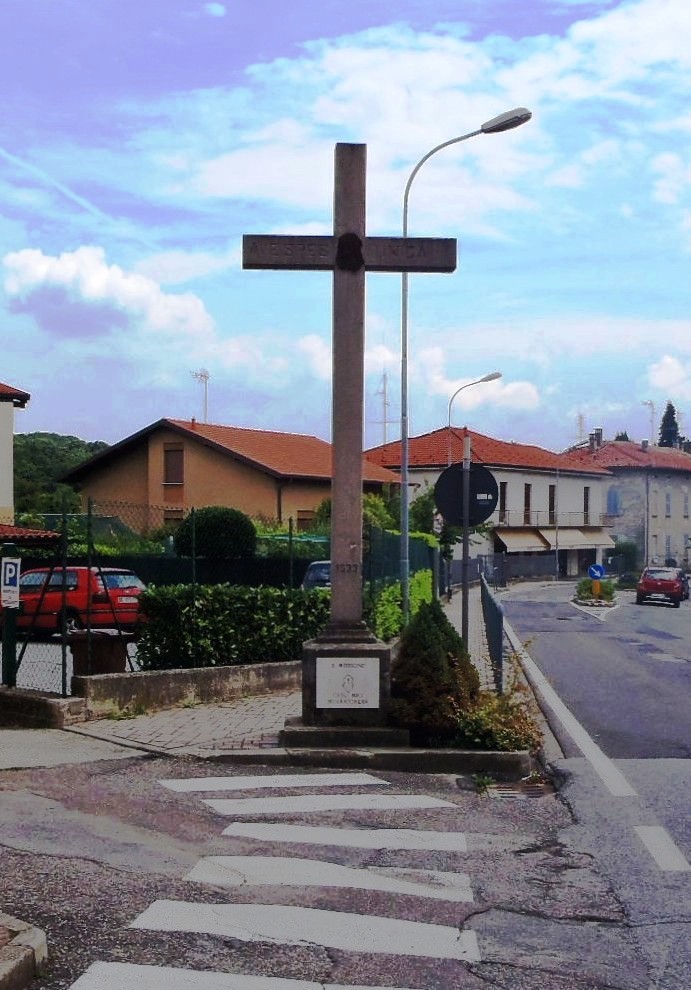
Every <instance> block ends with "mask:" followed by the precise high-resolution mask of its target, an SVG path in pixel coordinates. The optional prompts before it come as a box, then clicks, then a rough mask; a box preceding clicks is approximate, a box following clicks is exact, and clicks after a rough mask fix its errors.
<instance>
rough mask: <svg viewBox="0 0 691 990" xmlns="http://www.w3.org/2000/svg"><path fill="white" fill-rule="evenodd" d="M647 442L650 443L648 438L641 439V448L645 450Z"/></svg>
mask: <svg viewBox="0 0 691 990" xmlns="http://www.w3.org/2000/svg"><path fill="white" fill-rule="evenodd" d="M649 443H650V441H649V440H641V450H647V449H648V444H649Z"/></svg>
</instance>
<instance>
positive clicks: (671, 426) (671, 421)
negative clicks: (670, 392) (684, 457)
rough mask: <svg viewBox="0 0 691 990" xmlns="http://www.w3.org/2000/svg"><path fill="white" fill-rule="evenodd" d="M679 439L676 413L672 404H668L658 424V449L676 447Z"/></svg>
mask: <svg viewBox="0 0 691 990" xmlns="http://www.w3.org/2000/svg"><path fill="white" fill-rule="evenodd" d="M680 439H681V438H680V436H679V423H678V422H677V411H676V409H675V408H674V406H673V405H672V403H671V402H668V403H667V405H666V407H665V411H664V413H663V414H662V420H661V422H660V437H659V440H658V444H659V446H660V447H678V446H679V440H680Z"/></svg>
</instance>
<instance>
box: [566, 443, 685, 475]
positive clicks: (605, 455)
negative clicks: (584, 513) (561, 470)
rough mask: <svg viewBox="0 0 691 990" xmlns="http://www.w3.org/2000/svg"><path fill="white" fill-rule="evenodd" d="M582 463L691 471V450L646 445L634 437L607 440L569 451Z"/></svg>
mask: <svg viewBox="0 0 691 990" xmlns="http://www.w3.org/2000/svg"><path fill="white" fill-rule="evenodd" d="M569 456H570V457H571V458H572V459H573V460H577V461H578V462H579V463H581V464H597V465H599V466H600V467H604V468H629V469H630V470H633V471H640V470H643V469H646V468H647V469H653V470H658V471H688V472H691V454H687V453H686V452H685V451H683V450H677V449H676V448H674V447H654V446H651V445H648V447H647V448H646V449H645V450H644V449H643V447H642V446H641V445H640V444H639V443H636V442H635V441H633V440H605V441H603V443H602V445H601V446H600V447H596V448H595V450H592V451H591V450H590V447H582V448H580V449H578V450H572V451H570V452H569Z"/></svg>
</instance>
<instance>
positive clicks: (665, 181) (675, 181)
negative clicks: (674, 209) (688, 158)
mask: <svg viewBox="0 0 691 990" xmlns="http://www.w3.org/2000/svg"><path fill="white" fill-rule="evenodd" d="M651 168H652V170H653V172H655V173H657V174H658V175H659V178H658V180H657V181H656V183H655V186H654V194H653V195H654V199H656V200H657V202H658V203H670V204H675V203H678V202H679V200H680V198H681V196H682V195H683V194H684V192H686V190H687V189H690V188H691V165H687V164H686V163H685V162H684V161H683V160H682V158H681V156H680V155H677V154H672V153H668V154H664V155H657V156H656V157H655V158H653V160H652V162H651Z"/></svg>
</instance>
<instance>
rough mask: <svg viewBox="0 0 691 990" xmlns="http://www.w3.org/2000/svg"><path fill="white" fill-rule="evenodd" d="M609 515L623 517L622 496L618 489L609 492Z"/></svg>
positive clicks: (611, 489)
mask: <svg viewBox="0 0 691 990" xmlns="http://www.w3.org/2000/svg"><path fill="white" fill-rule="evenodd" d="M607 515H608V516H620V515H621V495H620V493H619V491H618V490H617V489H616V488H610V489H609V491H608V492H607Z"/></svg>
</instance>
